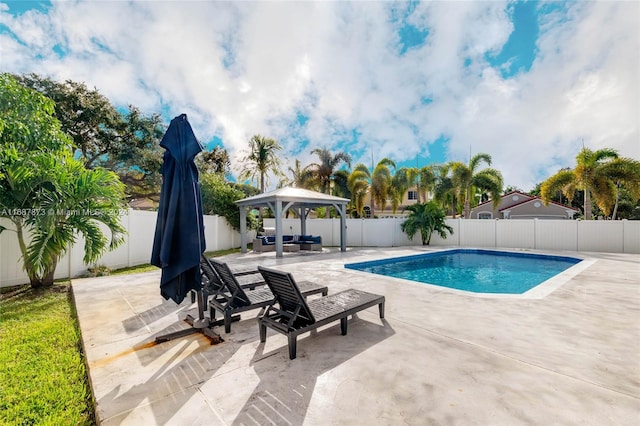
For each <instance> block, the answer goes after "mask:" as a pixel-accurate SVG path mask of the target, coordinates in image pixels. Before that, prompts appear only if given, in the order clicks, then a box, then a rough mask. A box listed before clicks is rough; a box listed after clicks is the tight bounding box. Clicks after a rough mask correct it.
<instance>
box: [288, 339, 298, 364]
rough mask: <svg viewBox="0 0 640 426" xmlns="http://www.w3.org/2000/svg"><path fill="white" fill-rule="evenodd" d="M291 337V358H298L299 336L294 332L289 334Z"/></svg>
mask: <svg viewBox="0 0 640 426" xmlns="http://www.w3.org/2000/svg"><path fill="white" fill-rule="evenodd" d="M287 337H288V338H289V359H296V346H297V339H298V337H297V336H294V335H293V334H289V335H287Z"/></svg>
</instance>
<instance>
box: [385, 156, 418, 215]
mask: <svg viewBox="0 0 640 426" xmlns="http://www.w3.org/2000/svg"><path fill="white" fill-rule="evenodd" d="M417 177H418V169H417V168H415V167H411V168H407V167H401V168H400V169H398V171H396V172H395V174H394V175H393V177H392V178H391V186H390V187H389V196H390V199H391V210H392V211H393V214H396V212H397V211H398V207H399V206H400V204H401V203H402V199H403V198H404V194H406V193H407V191H408V190H409V188H410V187H411V186H413V185H414V184H415V183H416V179H417ZM418 202H420V201H419V200H418Z"/></svg>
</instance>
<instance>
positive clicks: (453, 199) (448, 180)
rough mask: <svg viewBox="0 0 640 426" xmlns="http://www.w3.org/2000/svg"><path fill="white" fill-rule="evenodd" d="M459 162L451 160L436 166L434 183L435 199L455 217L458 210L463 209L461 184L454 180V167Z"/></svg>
mask: <svg viewBox="0 0 640 426" xmlns="http://www.w3.org/2000/svg"><path fill="white" fill-rule="evenodd" d="M458 164H461V163H458V162H455V161H451V162H448V163H446V164H442V165H440V166H437V167H435V171H436V183H435V185H434V199H435V201H437V202H438V204H440V206H441V207H442V208H444V209H445V210H448V211H449V213H450V214H451V216H452V217H453V218H454V219H455V217H456V215H457V214H458V212H459V211H461V208H460V205H459V196H458V190H457V187H459V185H457V184H456V182H455V181H454V176H453V173H452V169H453V168H454V166H456V165H458Z"/></svg>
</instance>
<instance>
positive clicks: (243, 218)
mask: <svg viewBox="0 0 640 426" xmlns="http://www.w3.org/2000/svg"><path fill="white" fill-rule="evenodd" d="M240 252H242V253H246V252H247V208H246V207H244V206H241V207H240Z"/></svg>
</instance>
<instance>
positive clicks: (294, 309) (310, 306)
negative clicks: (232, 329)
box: [258, 266, 385, 359]
mask: <svg viewBox="0 0 640 426" xmlns="http://www.w3.org/2000/svg"><path fill="white" fill-rule="evenodd" d="M258 270H259V271H260V273H261V274H262V277H263V278H264V280H265V281H266V283H267V286H269V288H270V289H271V291H272V292H273V294H274V295H275V300H274V301H273V302H272V303H271V304H270V305H269V306H268V308H267V310H266V312H265V313H264V315H262V316H260V317H259V318H258V324H259V327H260V341H261V342H263V343H264V342H265V341H266V340H267V327H269V328H271V329H273V330H275V331H277V332H278V333H281V334H285V335H286V336H287V339H288V344H289V359H294V358H295V357H296V347H297V338H298V335H300V334H302V333H305V332H307V331H311V330H315V329H316V328H318V327H321V326H323V325H325V324H328V323H331V322H333V321H338V320H340V331H341V333H342V335H343V336H344V335H346V334H347V317H348V316H349V315H353V314H355V313H357V312H359V311H362V310H363V309H367V308H369V307H371V306H375V305H378V310H379V313H380V318H384V303H385V298H384V296H381V295H379V294H373V293H368V292H365V291H361V290H355V289H349V290H345V291H341V292H339V293H335V294H331V295H329V296H324V297H320V298H315V299H313V300H309V301H306V300H305V298H304V296H303V293H302V291H301V288H300V286H299V284H298V283H296V281H295V280H294V278H293V275H291V274H290V273H287V272H282V271H278V270H276V269H270V268H265V267H263V266H258Z"/></svg>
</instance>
